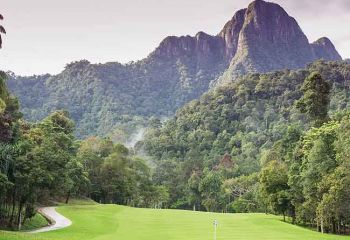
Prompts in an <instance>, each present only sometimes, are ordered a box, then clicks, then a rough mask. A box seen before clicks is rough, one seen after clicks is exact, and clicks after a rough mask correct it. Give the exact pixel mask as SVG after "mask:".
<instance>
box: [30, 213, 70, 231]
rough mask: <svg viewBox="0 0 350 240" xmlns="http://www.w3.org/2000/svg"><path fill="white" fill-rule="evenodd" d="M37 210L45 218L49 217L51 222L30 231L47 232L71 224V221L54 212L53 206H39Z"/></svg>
mask: <svg viewBox="0 0 350 240" xmlns="http://www.w3.org/2000/svg"><path fill="white" fill-rule="evenodd" d="M38 212H39V213H40V214H42V215H43V216H44V217H45V218H47V219H49V220H50V222H51V224H50V225H49V226H47V227H43V228H39V229H37V230H34V231H31V233H40V232H48V231H53V230H57V229H61V228H65V227H68V226H70V225H72V221H71V220H69V219H68V218H66V217H64V216H62V215H61V214H59V213H58V212H56V208H55V207H44V208H39V209H38Z"/></svg>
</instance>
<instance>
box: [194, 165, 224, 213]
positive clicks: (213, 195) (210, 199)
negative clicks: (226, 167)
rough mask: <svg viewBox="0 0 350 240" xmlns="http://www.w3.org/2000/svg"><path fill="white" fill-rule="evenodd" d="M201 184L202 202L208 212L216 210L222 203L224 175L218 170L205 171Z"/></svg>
mask: <svg viewBox="0 0 350 240" xmlns="http://www.w3.org/2000/svg"><path fill="white" fill-rule="evenodd" d="M204 175H205V176H204V177H203V178H202V180H201V182H200V184H199V191H200V192H201V195H202V199H203V200H202V204H203V206H204V207H205V208H206V210H207V211H208V212H210V211H212V212H215V211H217V210H218V208H219V207H220V204H221V197H222V188H221V187H222V176H221V174H220V173H219V172H218V171H210V172H205V173H204Z"/></svg>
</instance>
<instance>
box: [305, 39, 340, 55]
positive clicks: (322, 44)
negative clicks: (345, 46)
mask: <svg viewBox="0 0 350 240" xmlns="http://www.w3.org/2000/svg"><path fill="white" fill-rule="evenodd" d="M311 47H312V50H313V53H314V55H315V57H316V58H317V59H326V60H333V61H337V60H341V59H342V57H341V56H340V55H339V53H338V52H337V50H336V49H335V47H334V45H333V43H332V42H331V40H329V38H327V37H323V38H320V39H318V40H317V41H315V42H313V43H312V44H311Z"/></svg>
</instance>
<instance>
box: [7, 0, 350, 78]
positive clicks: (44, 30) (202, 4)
mask: <svg viewBox="0 0 350 240" xmlns="http://www.w3.org/2000/svg"><path fill="white" fill-rule="evenodd" d="M249 2H250V1H248V0H30V1H29V0H1V2H0V8H1V14H3V15H4V17H5V19H4V21H2V25H3V26H4V27H5V28H6V30H7V33H8V34H7V35H6V36H3V49H2V50H0V69H2V70H11V71H14V72H15V73H16V74H20V75H30V74H42V73H58V72H60V71H62V70H63V68H64V66H65V65H66V64H67V63H69V62H72V61H75V60H80V59H87V60H89V61H91V62H93V63H98V62H102V63H103V62H109V61H118V62H122V63H125V62H128V61H131V60H140V59H142V58H144V57H146V56H147V55H148V54H149V53H150V52H151V51H152V50H153V49H154V48H155V47H156V46H157V45H158V44H159V43H160V42H161V40H162V39H163V38H165V37H166V36H168V35H187V34H190V35H194V34H195V33H197V32H198V31H204V32H207V33H209V34H217V33H218V32H219V31H220V30H221V28H222V27H223V26H224V24H225V23H226V22H227V21H228V20H229V19H231V17H232V16H233V14H234V13H235V12H236V11H237V10H239V9H241V8H245V7H247V5H248V4H249ZM274 2H276V3H279V4H280V5H281V6H282V7H284V8H285V10H286V11H287V12H288V13H289V15H291V16H293V17H295V18H296V20H297V21H298V23H299V25H300V26H301V28H302V29H303V31H304V33H305V34H306V35H307V37H308V38H309V41H310V42H311V41H315V40H316V39H318V38H320V37H322V36H327V37H329V38H330V39H331V40H332V41H333V43H334V44H335V46H336V48H337V49H338V51H339V53H340V54H341V55H342V56H343V57H345V58H346V57H350V27H349V23H350V0H275V1H274Z"/></svg>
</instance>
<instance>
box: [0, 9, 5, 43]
mask: <svg viewBox="0 0 350 240" xmlns="http://www.w3.org/2000/svg"><path fill="white" fill-rule="evenodd" d="M0 20H4V17H3V16H2V15H1V14H0ZM1 34H6V30H5V28H4V27H3V26H2V25H0V48H2V37H1Z"/></svg>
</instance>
